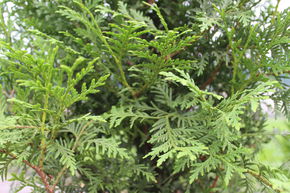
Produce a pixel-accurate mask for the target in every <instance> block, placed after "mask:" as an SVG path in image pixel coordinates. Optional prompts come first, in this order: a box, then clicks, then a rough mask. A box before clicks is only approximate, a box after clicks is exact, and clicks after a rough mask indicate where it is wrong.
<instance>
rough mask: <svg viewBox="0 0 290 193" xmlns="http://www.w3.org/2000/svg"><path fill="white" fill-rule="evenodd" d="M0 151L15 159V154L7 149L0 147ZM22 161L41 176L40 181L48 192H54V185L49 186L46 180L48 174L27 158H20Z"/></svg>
mask: <svg viewBox="0 0 290 193" xmlns="http://www.w3.org/2000/svg"><path fill="white" fill-rule="evenodd" d="M0 153H5V154H7V155H9V156H10V157H11V158H12V159H17V156H16V155H14V154H13V153H10V152H8V151H7V150H4V149H0ZM22 162H23V163H25V164H26V165H27V166H28V167H30V168H32V169H33V170H34V171H35V172H36V173H37V174H38V176H39V177H40V178H41V181H42V183H43V184H44V186H45V189H46V191H47V192H48V193H53V192H54V187H52V186H50V184H49V182H48V180H47V179H48V175H47V174H46V173H45V172H44V171H43V170H42V169H41V168H40V167H38V166H35V165H33V164H31V163H30V162H29V161H27V160H22Z"/></svg>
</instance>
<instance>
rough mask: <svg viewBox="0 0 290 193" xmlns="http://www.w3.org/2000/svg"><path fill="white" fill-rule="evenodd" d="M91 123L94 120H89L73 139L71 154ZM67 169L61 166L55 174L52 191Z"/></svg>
mask: <svg viewBox="0 0 290 193" xmlns="http://www.w3.org/2000/svg"><path fill="white" fill-rule="evenodd" d="M93 122H94V120H91V121H89V122H88V123H86V124H85V125H84V126H83V127H82V129H81V131H80V133H79V135H78V136H76V139H75V142H74V145H73V147H72V149H71V150H72V152H75V150H76V149H77V147H78V145H79V141H80V138H81V136H82V135H83V133H84V131H85V129H86V128H87V127H88V126H89V125H90V124H91V123H93ZM67 169H68V167H67V166H66V165H65V166H63V167H62V168H61V170H60V172H59V173H58V174H57V176H56V178H55V180H54V182H53V185H52V187H53V189H55V187H56V186H57V184H58V183H59V181H60V179H61V177H62V176H63V175H64V174H65V172H66V170H67Z"/></svg>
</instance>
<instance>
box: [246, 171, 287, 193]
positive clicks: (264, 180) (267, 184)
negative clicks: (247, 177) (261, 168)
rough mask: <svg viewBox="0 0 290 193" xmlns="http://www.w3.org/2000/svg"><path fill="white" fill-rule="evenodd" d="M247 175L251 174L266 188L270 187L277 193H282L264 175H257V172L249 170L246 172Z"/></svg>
mask: <svg viewBox="0 0 290 193" xmlns="http://www.w3.org/2000/svg"><path fill="white" fill-rule="evenodd" d="M246 173H249V174H251V175H252V176H253V177H255V178H256V179H258V180H259V181H260V182H262V183H263V184H265V185H266V186H268V187H270V188H271V189H273V190H275V191H276V192H282V190H280V189H277V188H275V187H274V185H273V184H272V183H271V182H270V181H269V180H267V179H266V178H265V177H263V176H262V175H260V174H258V173H256V172H255V171H253V170H249V169H248V170H246Z"/></svg>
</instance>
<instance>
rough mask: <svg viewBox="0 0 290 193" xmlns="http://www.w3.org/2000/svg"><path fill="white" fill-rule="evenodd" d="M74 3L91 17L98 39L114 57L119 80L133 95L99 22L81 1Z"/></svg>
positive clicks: (120, 63)
mask: <svg viewBox="0 0 290 193" xmlns="http://www.w3.org/2000/svg"><path fill="white" fill-rule="evenodd" d="M74 3H76V4H77V5H79V6H80V7H81V8H82V9H83V10H84V11H85V12H86V13H87V14H88V15H89V16H90V18H91V20H92V22H93V24H94V26H95V28H96V30H97V35H98V36H99V38H100V40H101V41H102V42H103V43H104V44H105V46H106V48H107V49H108V51H109V52H110V54H111V55H112V57H113V58H114V60H115V62H116V65H117V67H118V69H119V71H120V75H121V82H122V84H123V85H124V86H125V87H127V88H128V89H129V91H130V92H131V93H132V96H135V94H134V92H133V90H132V88H131V86H130V85H129V84H128V82H127V79H126V76H125V72H124V70H123V66H122V62H121V61H120V60H119V59H118V58H117V56H116V55H115V54H114V52H113V50H112V48H111V46H110V45H109V43H108V42H107V40H106V38H105V36H104V34H103V32H102V30H101V28H100V27H99V24H98V23H97V22H96V20H95V19H94V16H93V14H92V13H91V12H90V10H89V9H88V8H87V7H86V6H84V5H83V4H82V3H80V2H78V1H74Z"/></svg>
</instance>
